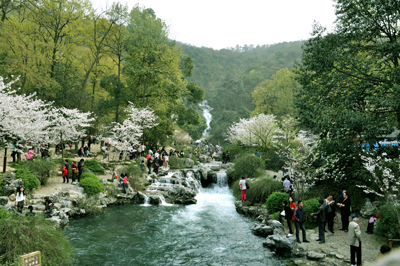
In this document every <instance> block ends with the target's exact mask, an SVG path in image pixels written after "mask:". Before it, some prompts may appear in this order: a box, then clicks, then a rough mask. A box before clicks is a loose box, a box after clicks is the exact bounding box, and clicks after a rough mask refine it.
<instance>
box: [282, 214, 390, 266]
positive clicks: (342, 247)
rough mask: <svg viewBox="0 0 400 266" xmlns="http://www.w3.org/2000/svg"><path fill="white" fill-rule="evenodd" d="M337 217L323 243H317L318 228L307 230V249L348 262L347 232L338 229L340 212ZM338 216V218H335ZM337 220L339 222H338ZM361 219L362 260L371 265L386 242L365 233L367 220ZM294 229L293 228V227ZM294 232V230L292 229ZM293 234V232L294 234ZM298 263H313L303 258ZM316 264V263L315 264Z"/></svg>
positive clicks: (286, 229)
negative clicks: (332, 229) (331, 230)
mask: <svg viewBox="0 0 400 266" xmlns="http://www.w3.org/2000/svg"><path fill="white" fill-rule="evenodd" d="M338 216H339V217H336V218H335V219H336V220H335V224H334V232H335V233H334V234H332V233H331V232H329V231H328V233H325V242H326V243H325V244H319V243H318V241H316V240H317V239H318V228H316V229H314V230H307V239H308V240H309V241H310V243H309V244H306V245H307V250H314V251H317V252H321V253H324V254H327V255H328V256H331V257H336V258H339V259H344V261H345V262H346V261H348V263H349V264H350V246H349V244H348V233H346V232H344V231H340V230H339V229H340V228H341V225H342V223H341V222H340V214H339V215H338ZM337 218H339V219H337ZM338 221H339V222H338ZM360 221H362V225H361V237H362V252H361V253H362V261H363V263H364V264H363V265H364V266H367V265H371V266H372V265H373V264H372V262H373V261H375V260H376V259H377V258H378V254H379V249H380V247H381V246H382V245H384V244H387V243H386V241H385V239H382V238H380V237H378V236H376V235H370V234H367V233H365V231H366V230H367V225H368V220H367V219H363V218H360ZM284 224H285V231H286V232H288V228H287V224H286V222H285V223H284ZM293 229H294V228H293ZM294 232H295V230H294ZM294 236H295V234H294ZM300 240H302V237H301V232H300ZM295 261H296V260H295ZM297 262H298V263H299V264H297V265H314V264H313V263H312V262H309V261H307V263H305V262H306V261H305V260H303V262H301V263H300V261H297ZM316 265H317V264H316Z"/></svg>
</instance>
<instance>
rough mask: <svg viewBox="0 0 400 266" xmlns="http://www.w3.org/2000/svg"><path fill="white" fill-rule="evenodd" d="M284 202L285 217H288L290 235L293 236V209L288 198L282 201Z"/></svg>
mask: <svg viewBox="0 0 400 266" xmlns="http://www.w3.org/2000/svg"><path fill="white" fill-rule="evenodd" d="M282 204H283V206H284V208H285V218H286V222H287V225H288V228H289V234H288V236H292V235H293V231H292V216H293V211H292V209H291V208H290V205H289V204H288V202H287V200H284V201H282Z"/></svg>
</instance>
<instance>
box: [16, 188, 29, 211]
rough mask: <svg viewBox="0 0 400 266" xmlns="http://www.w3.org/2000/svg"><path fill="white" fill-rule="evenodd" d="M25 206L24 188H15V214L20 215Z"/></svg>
mask: <svg viewBox="0 0 400 266" xmlns="http://www.w3.org/2000/svg"><path fill="white" fill-rule="evenodd" d="M25 204H26V197H25V190H24V187H18V188H17V194H16V197H15V206H17V212H19V213H22V210H23V209H24V206H25Z"/></svg>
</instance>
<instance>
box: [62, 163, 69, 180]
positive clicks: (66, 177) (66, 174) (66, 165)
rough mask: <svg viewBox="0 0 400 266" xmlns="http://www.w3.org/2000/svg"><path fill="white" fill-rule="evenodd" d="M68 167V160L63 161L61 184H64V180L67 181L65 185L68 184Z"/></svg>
mask: <svg viewBox="0 0 400 266" xmlns="http://www.w3.org/2000/svg"><path fill="white" fill-rule="evenodd" d="M68 167H69V165H68V160H65V164H64V166H63V168H62V176H63V184H64V183H65V180H67V184H68V182H69V179H68Z"/></svg>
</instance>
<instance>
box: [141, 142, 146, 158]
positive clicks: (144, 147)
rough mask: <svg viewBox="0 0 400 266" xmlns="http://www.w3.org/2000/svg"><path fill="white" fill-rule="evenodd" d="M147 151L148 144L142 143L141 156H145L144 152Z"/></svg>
mask: <svg viewBox="0 0 400 266" xmlns="http://www.w3.org/2000/svg"><path fill="white" fill-rule="evenodd" d="M145 151H146V145H144V143H142V154H141V156H142V157H143V156H144V152H145Z"/></svg>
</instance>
